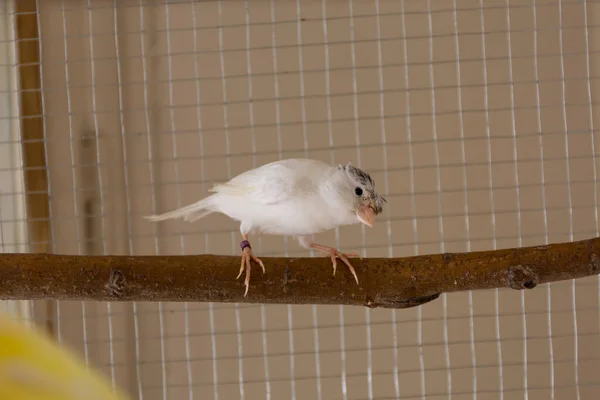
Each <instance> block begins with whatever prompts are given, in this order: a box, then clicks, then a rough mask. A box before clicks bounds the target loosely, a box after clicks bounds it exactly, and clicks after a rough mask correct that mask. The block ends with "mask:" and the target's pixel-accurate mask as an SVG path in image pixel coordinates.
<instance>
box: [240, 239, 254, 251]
mask: <svg viewBox="0 0 600 400" xmlns="http://www.w3.org/2000/svg"><path fill="white" fill-rule="evenodd" d="M240 247H241V248H242V251H244V249H245V248H246V247H247V248H249V249H251V248H252V247H250V242H249V241H247V240H242V241H241V242H240Z"/></svg>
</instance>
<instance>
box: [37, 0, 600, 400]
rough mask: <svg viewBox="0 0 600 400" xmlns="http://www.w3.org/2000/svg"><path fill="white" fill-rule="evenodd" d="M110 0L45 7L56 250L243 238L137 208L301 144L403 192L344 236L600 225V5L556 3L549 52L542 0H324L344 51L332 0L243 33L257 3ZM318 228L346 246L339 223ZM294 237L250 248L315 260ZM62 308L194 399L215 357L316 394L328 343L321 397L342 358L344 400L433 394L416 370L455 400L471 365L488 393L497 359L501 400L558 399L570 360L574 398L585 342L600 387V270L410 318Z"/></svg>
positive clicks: (120, 360) (73, 336) (164, 248)
mask: <svg viewBox="0 0 600 400" xmlns="http://www.w3.org/2000/svg"><path fill="white" fill-rule="evenodd" d="M92 3H93V4H92V11H88V8H87V2H82V1H65V2H64V6H65V8H67V10H65V11H61V3H60V2H59V1H56V0H51V1H43V2H40V6H41V13H40V24H41V37H42V52H43V55H42V57H43V64H42V66H43V84H44V102H45V104H44V107H45V113H46V119H45V121H46V134H47V139H48V151H49V155H48V160H49V161H48V162H49V171H50V183H51V199H52V205H51V208H52V218H53V220H52V222H53V235H54V248H53V250H54V251H56V252H60V253H96V254H97V253H100V254H102V253H110V254H156V253H161V254H181V253H187V254H193V253H205V252H208V253H220V254H238V247H237V246H238V241H239V237H238V233H237V231H238V227H237V225H236V224H234V223H232V222H231V221H229V220H228V219H227V218H225V217H224V216H216V215H215V216H209V217H208V218H206V219H205V220H203V221H201V222H198V223H195V224H186V223H182V222H166V223H163V224H160V225H151V224H150V223H148V222H146V221H144V220H143V219H142V216H143V215H147V214H149V213H152V212H154V211H156V212H163V211H166V210H169V209H172V208H174V207H177V206H179V205H184V204H186V203H190V202H192V201H195V200H197V199H199V198H200V197H201V196H204V195H205V193H206V190H207V185H209V184H211V183H213V182H215V181H222V180H226V179H227V178H229V177H231V176H233V175H235V174H237V173H240V172H242V171H244V170H246V169H248V168H251V167H252V166H254V165H259V164H262V163H266V162H269V161H272V160H276V159H279V158H282V157H283V158H287V157H296V156H308V157H312V158H318V159H322V160H325V161H331V162H347V161H352V162H353V163H355V164H360V165H361V166H362V167H364V168H365V169H367V170H368V171H369V172H371V173H372V175H373V177H374V178H375V180H376V181H377V184H378V187H379V188H380V190H381V191H382V192H383V193H385V194H386V196H387V198H388V201H389V203H388V206H387V208H386V210H385V214H384V218H383V219H382V220H381V222H380V223H379V224H378V225H377V226H376V227H375V228H373V229H369V230H364V231H363V230H361V228H360V227H357V226H354V227H347V228H343V229H340V230H339V243H338V245H339V246H341V248H342V249H344V250H348V251H356V250H360V249H364V254H365V255H367V256H395V257H399V256H408V255H413V254H416V253H419V254H423V253H436V252H440V251H467V250H487V249H492V248H495V247H497V248H505V247H513V246H520V245H523V246H526V245H534V244H542V243H545V242H547V241H550V242H554V241H566V240H571V239H573V240H578V239H584V238H589V237H592V236H595V235H597V234H598V221H597V204H598V202H597V199H596V195H597V192H596V184H595V167H597V166H596V160H595V156H594V155H595V148H596V147H597V142H598V141H599V140H600V137H598V136H597V135H595V134H592V133H591V129H592V124H593V125H595V126H598V123H599V121H598V120H597V118H596V119H594V118H592V115H593V116H594V117H596V116H597V114H598V112H600V110H599V109H598V107H597V100H595V98H596V97H597V96H598V93H599V92H598V73H597V65H598V64H597V61H598V43H600V42H599V41H598V40H597V38H598V30H597V26H596V24H597V20H598V18H597V16H598V12H599V10H600V9H599V8H598V4H597V3H594V2H589V4H588V5H587V24H588V29H585V27H584V15H585V13H584V8H583V6H582V3H581V2H574V1H566V0H565V1H563V2H562V6H561V7H559V5H558V3H556V2H550V1H541V0H538V1H537V8H536V18H537V24H536V27H537V31H536V32H537V57H534V43H535V42H534V40H535V36H534V29H533V28H534V22H533V17H534V14H533V8H532V7H531V2H522V1H519V2H510V4H511V11H510V15H507V12H506V8H505V4H506V3H505V2H488V1H486V2H485V4H486V9H485V11H484V12H483V14H482V13H481V12H480V10H479V6H480V2H478V1H466V0H463V1H457V5H456V8H457V9H459V10H460V11H458V12H457V13H456V14H454V13H453V12H452V9H453V5H452V3H453V2H450V1H432V2H431V3H432V4H431V10H430V11H429V12H428V2H426V1H417V0H406V1H404V2H395V1H380V2H379V4H378V7H379V14H380V15H379V17H377V16H376V14H377V12H376V8H375V5H376V3H375V2H372V1H354V2H352V3H351V4H352V12H353V15H354V18H353V24H354V25H353V29H351V25H350V23H351V19H350V18H349V3H348V2H343V1H334V2H331V1H330V2H327V5H326V16H327V19H326V28H327V43H328V44H326V45H324V44H323V43H325V38H324V31H323V19H322V17H323V13H322V7H323V4H322V3H321V2H318V1H304V2H301V4H300V5H297V4H296V3H295V2H292V1H276V2H273V3H276V6H275V9H274V17H275V20H276V21H277V23H276V24H271V23H270V21H271V12H272V8H271V5H270V3H269V2H267V1H261V2H252V4H251V5H250V6H249V17H248V18H249V21H250V28H249V29H248V30H247V20H246V18H247V17H246V14H245V12H244V3H243V2H241V1H240V2H234V1H228V2H223V3H222V13H221V14H219V10H220V8H219V5H218V3H215V2H199V3H196V4H195V5H191V4H190V3H187V2H186V3H178V2H170V3H169V6H168V8H167V7H166V6H165V5H164V4H160V5H156V6H152V5H151V4H152V3H153V2H145V3H149V4H150V5H147V6H144V7H143V8H141V9H140V7H139V6H138V5H137V2H134V1H123V2H119V4H120V7H119V8H118V10H116V11H115V10H114V8H113V2H109V1H94V2H92ZM297 7H299V9H300V17H301V18H302V21H301V22H300V23H298V22H297V18H298V15H297ZM403 11H404V13H403ZM559 12H562V26H563V29H562V31H561V30H559V29H558V27H559V25H561V23H560V21H559ZM482 15H483V17H484V22H483V23H484V25H485V31H486V34H485V36H483V35H482V34H481V30H482V21H481V17H482ZM167 16H168V18H167ZM508 19H510V30H511V34H510V39H511V40H510V44H509V41H508V36H507V28H508ZM194 23H195V24H196V26H195V27H194ZM221 24H222V25H223V26H225V27H224V28H223V29H222V30H219V29H218V26H219V25H221ZM430 25H431V26H432V31H430V30H429V29H430V28H429V26H430ZM455 25H456V28H457V29H458V32H459V35H458V45H459V57H457V51H456V35H455V34H454V32H455ZM378 28H379V29H378ZM65 30H66V37H65ZM115 30H116V31H117V32H118V33H119V35H118V36H115ZM141 32H143V33H141ZM248 33H249V37H248V36H247V34H248ZM273 34H275V39H273ZM298 34H300V39H299V38H298ZM586 34H587V37H588V38H589V43H587V42H586ZM90 35H91V36H90ZM352 35H353V36H352ZM379 37H380V38H381V41H378V40H377V39H378V38H379ZM483 37H485V57H486V59H485V60H484V58H483V52H482V38H483ZM561 37H562V48H561ZM430 38H433V39H430ZM220 40H221V42H222V43H221V47H220ZM273 40H276V46H277V51H276V53H275V54H274V53H273V51H272V41H273ZM300 40H301V42H302V46H299V43H300ZM248 43H249V47H250V50H249V51H246V49H247V46H248ZM430 45H432V46H433V54H432V58H431V55H430V48H429V46H430ZM509 46H510V52H509ZM220 49H221V50H222V51H220ZM588 49H589V51H587V50H588ZM65 53H66V56H65ZM169 54H170V57H169V56H168V55H169ZM561 54H562V56H561ZM274 55H275V59H276V69H277V73H278V74H277V75H275V66H274ZM326 55H328V58H327V56H326ZM509 55H510V56H511V57H509ZM457 59H458V60H457ZM90 60H93V62H92V61H90ZM300 60H301V62H300ZM327 65H328V68H329V69H328V70H327ZM378 66H379V67H378ZM458 67H460V82H459V81H458V79H459V77H458V74H457V68H458ZM250 72H251V73H250ZM222 74H224V75H225V77H226V78H225V79H222ZM67 78H68V81H67ZM486 81H487V82H486ZM511 82H512V83H513V84H512V85H511V84H510V83H511ZM538 82H539V83H538ZM327 83H328V85H327ZM486 83H487V85H486ZM432 85H434V87H435V89H433V90H432V89H431V88H432ZM588 88H591V91H590V92H588ZM250 90H251V91H252V94H250V93H249V91H250ZM382 91H383V95H381V93H382ZM277 96H278V97H277ZM590 96H591V98H590ZM434 107H435V110H434ZM382 115H383V118H382ZM225 116H226V117H227V118H225ZM565 130H566V131H568V135H566V134H565ZM540 131H541V132H542V135H541V136H540V135H539V132H540ZM86 135H88V136H89V138H90V140H88V141H87V142H85V143H87V145H84V141H82V138H83V137H84V136H86ZM567 142H568V157H569V159H568V160H567V156H566V152H565V148H566V144H567ZM592 145H593V146H592ZM86 146H87V147H86ZM542 156H543V161H542V158H541V157H542ZM515 158H517V159H518V161H517V162H515ZM86 159H87V160H88V161H86ZM490 160H491V161H490ZM542 174H543V175H542ZM542 176H543V178H542ZM490 187H491V189H490ZM438 188H439V189H440V193H438ZM86 202H88V203H89V204H88V205H87V206H86ZM86 208H89V210H90V211H91V213H92V215H93V216H92V217H90V218H87V219H86V218H85V217H84V216H85V214H86ZM86 221H87V222H86ZM467 224H468V225H467ZM467 226H468V229H467ZM389 232H391V235H390V234H389ZM86 235H90V236H89V237H88V236H86ZM321 240H322V242H323V243H331V244H336V235H335V232H329V233H326V234H324V235H322V238H321ZM285 246H286V242H284V240H283V239H282V238H279V237H269V236H265V237H262V238H261V240H260V242H259V243H258V244H256V245H255V249H256V250H257V253H258V254H261V255H265V256H266V255H274V254H283V253H284V252H285V251H287V252H288V253H287V254H305V253H304V252H303V251H302V250H301V249H299V246H298V245H297V244H296V243H295V242H293V241H290V242H289V247H285ZM286 249H287V250H286ZM267 268H268V266H267ZM358 268H360V266H358ZM234 277H235V276H234V275H232V279H233V278H234ZM254 279H260V276H259V275H257V276H256V277H255V278H254ZM240 290H242V289H241V286H240ZM575 295H576V297H575V298H574V297H573V296H575ZM59 306H60V307H59V313H60V316H59V318H58V321H59V328H60V337H61V339H62V340H63V341H64V342H65V343H68V344H69V345H71V346H73V347H75V348H76V349H77V350H79V351H81V352H82V353H83V354H87V356H88V357H89V360H90V362H92V363H94V364H95V365H97V366H99V367H102V368H103V369H104V370H105V371H106V372H107V373H108V374H111V373H112V374H113V375H114V377H115V379H116V382H117V383H118V384H120V385H123V386H124V387H126V388H128V389H130V390H131V393H133V394H134V395H136V394H137V393H138V391H139V390H140V388H141V391H142V394H143V397H144V399H155V398H157V399H158V398H162V396H163V388H164V390H165V391H166V394H167V395H168V397H169V398H172V399H179V398H186V397H187V396H188V393H189V390H190V387H191V388H192V389H193V395H194V398H196V399H204V398H211V396H212V395H213V390H214V388H213V382H214V381H213V376H214V375H213V374H214V373H215V372H214V371H213V367H216V373H217V376H218V382H219V383H220V384H221V385H222V386H221V387H220V388H219V389H218V394H219V398H220V399H230V398H238V397H239V396H240V386H239V384H238V379H239V376H241V375H242V376H243V379H244V380H245V381H246V383H245V384H244V386H243V389H244V394H245V398H246V399H255V398H264V397H265V391H266V388H267V385H266V383H265V382H268V384H269V388H270V390H271V396H272V398H274V399H283V398H291V390H292V387H293V388H294V390H295V394H296V398H298V399H309V398H310V399H313V398H317V397H316V396H317V387H319V385H318V381H317V380H316V379H315V376H316V374H317V372H316V365H317V360H318V363H319V368H320V375H321V380H320V381H319V382H320V389H321V391H322V392H321V395H322V398H323V399H338V398H343V394H342V391H341V388H342V382H343V380H342V378H341V376H342V375H343V374H344V372H343V371H345V376H346V384H347V398H350V399H359V398H360V399H362V398H368V397H369V383H368V382H369V379H368V377H369V374H371V376H372V386H371V390H372V394H373V396H374V398H394V397H395V396H396V391H395V385H396V384H398V385H399V387H400V391H401V394H402V395H403V396H407V397H408V398H412V397H418V396H420V394H421V385H424V388H425V390H426V393H427V394H428V395H430V397H431V398H433V395H435V394H438V395H440V397H445V395H446V392H447V390H448V388H449V387H450V385H451V391H452V393H454V394H455V395H454V396H453V398H454V399H458V398H460V399H463V398H464V399H466V398H471V397H473V396H472V394H471V393H472V392H473V390H474V386H473V376H474V375H473V374H474V373H476V390H477V392H478V394H479V398H485V399H488V398H489V399H492V398H494V399H495V398H499V397H498V391H499V390H500V387H501V386H500V384H501V383H500V378H499V377H500V375H502V385H503V386H502V387H503V389H504V392H505V396H507V397H506V398H521V397H522V393H523V387H524V385H525V383H526V384H527V385H528V387H529V390H530V392H529V394H530V395H531V396H532V397H530V398H532V399H533V398H535V399H546V398H549V396H550V393H551V390H550V386H551V380H552V378H551V376H552V375H551V374H552V372H553V381H554V385H555V387H556V389H555V395H556V396H557V397H556V398H561V399H564V398H575V397H574V396H575V394H576V390H575V387H574V384H575V377H576V373H575V360H576V359H577V360H578V381H579V385H580V387H579V393H580V395H581V398H584V399H591V398H595V396H594V395H593V393H596V391H597V386H594V385H598V383H600V380H599V379H598V372H599V371H600V361H599V357H600V343H599V342H598V329H599V328H598V327H599V318H598V280H597V279H596V278H593V279H591V278H590V279H584V280H579V281H577V282H575V283H574V284H573V283H572V282H562V283H558V284H555V285H552V286H551V287H546V286H544V287H540V288H537V289H536V290H533V291H529V292H527V293H519V292H514V291H504V290H502V291H499V292H496V291H483V292H475V293H463V294H453V295H449V296H447V297H445V298H442V299H439V300H437V301H435V302H433V303H431V304H428V305H425V306H423V307H421V308H419V309H409V310H402V311H397V312H394V311H390V310H374V311H366V310H363V309H361V308H351V307H347V308H343V309H340V308H339V307H301V306H298V307H296V306H295V307H290V308H288V307H286V306H264V307H261V306H255V305H252V306H251V305H240V306H239V308H238V307H236V306H235V305H229V304H226V305H219V304H215V305H214V306H209V305H208V304H189V305H187V308H186V305H184V304H174V303H169V304H161V305H158V304H148V303H140V304H137V309H135V308H134V307H132V304H112V305H107V304H103V303H83V304H82V303H79V302H60V304H59ZM574 307H575V309H576V312H574V309H573V308H574ZM186 310H187V311H186ZM523 311H525V313H526V316H525V315H524V314H523ZM39 312H41V311H39ZM134 314H135V318H134ZM38 315H39V314H38ZM83 315H84V316H85V318H82V316H83ZM109 315H111V317H110V318H109ZM341 315H343V322H344V324H345V326H344V327H343V329H341V330H340V316H341ZM470 315H474V317H473V318H472V319H471V318H470ZM236 318H237V321H236ZM574 319H576V321H577V328H576V329H575V328H574ZM288 321H291V322H292V326H293V329H292V331H291V332H292V335H293V345H294V352H295V355H294V357H293V363H294V368H295V370H294V374H295V376H294V377H292V376H291V373H290V361H291V360H290V352H291V351H290V332H289V329H290V328H289V325H288ZM367 321H370V325H367ZM549 322H551V323H550V324H549ZM315 324H316V328H313V327H314V325H315ZM496 324H499V330H498V329H497V327H496ZM211 327H212V329H213V331H214V332H216V335H215V336H211ZM263 328H264V329H265V330H264V331H263ZM136 329H137V331H136ZM238 331H241V332H242V334H241V335H240V334H237V332H238ZM341 334H343V338H344V341H345V346H344V349H345V352H341V351H340V348H341V347H340V346H341V345H340V337H341V336H340V335H341ZM524 336H526V337H527V339H526V340H524ZM136 337H138V338H139V339H138V340H137V341H136ZM315 337H318V352H317V347H316V346H317V345H316V344H315ZM369 338H370V341H369ZM240 340H241V344H240ZM84 341H86V343H87V345H86V346H84ZM263 343H266V346H267V348H266V349H265V348H263ZM369 343H370V346H371V351H370V353H369V351H368V347H369ZM213 345H214V349H215V351H216V362H213ZM575 345H577V346H578V351H577V352H575V350H574V346H575ZM240 346H241V347H240ZM525 346H526V355H527V357H526V358H527V374H526V375H525V374H524V369H523V363H524V351H525ZM239 348H241V349H242V352H243V355H242V361H241V362H238V358H239V356H240V354H239V353H238V351H239ZM550 348H552V357H551V356H550V350H549V349H550ZM136 349H137V356H136ZM499 349H500V350H501V354H500V355H499V354H498V350H499ZM110 350H112V356H111V351H110ZM265 352H266V354H267V356H266V357H263V355H264V354H265ZM342 357H345V364H344V365H342ZM369 357H370V358H369ZM395 359H397V368H398V371H399V372H398V374H397V375H394V368H395V363H394V360H395ZM186 360H187V361H186ZM474 363H475V364H476V365H477V367H476V368H475V369H474V368H473V366H474ZM111 364H112V365H114V368H112V369H111V368H110V365H111ZM265 364H267V365H268V379H267V374H266V372H265ZM240 367H242V372H240V369H239V368H240ZM394 376H396V377H397V380H396V379H395V378H394ZM524 376H526V379H525V380H524ZM189 377H191V380H190V379H189ZM448 377H450V378H451V383H448V380H447V379H448ZM525 381H526V382H525ZM190 382H191V383H190Z"/></svg>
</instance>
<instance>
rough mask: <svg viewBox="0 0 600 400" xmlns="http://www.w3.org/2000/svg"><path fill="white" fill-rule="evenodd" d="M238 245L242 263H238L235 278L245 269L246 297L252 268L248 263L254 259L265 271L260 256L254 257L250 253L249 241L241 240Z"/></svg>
mask: <svg viewBox="0 0 600 400" xmlns="http://www.w3.org/2000/svg"><path fill="white" fill-rule="evenodd" d="M240 247H241V248H242V263H241V265H240V273H239V274H238V276H237V277H236V278H235V279H239V277H240V276H241V275H242V272H244V269H245V270H246V279H244V284H245V285H246V291H245V292H244V297H246V295H247V294H248V288H249V287H250V271H251V270H252V267H251V265H250V264H251V263H252V261H254V262H255V263H257V264H258V265H260V266H261V267H262V270H263V274H264V273H265V265H264V264H263V262H262V261H261V259H260V258H258V257H255V256H254V254H253V253H252V248H251V247H250V242H248V241H247V240H242V242H241V243H240Z"/></svg>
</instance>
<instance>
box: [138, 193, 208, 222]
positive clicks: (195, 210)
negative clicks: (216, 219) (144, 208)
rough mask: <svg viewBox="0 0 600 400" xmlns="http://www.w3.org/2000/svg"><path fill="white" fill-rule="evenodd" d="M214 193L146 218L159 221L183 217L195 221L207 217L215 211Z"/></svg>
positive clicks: (188, 220)
mask: <svg viewBox="0 0 600 400" xmlns="http://www.w3.org/2000/svg"><path fill="white" fill-rule="evenodd" d="M213 197H214V195H212V196H208V197H206V198H204V199H202V200H200V201H198V202H196V203H193V204H190V205H187V206H185V207H181V208H178V209H176V210H173V211H169V212H167V213H164V214H160V215H150V216H147V217H144V218H146V219H147V220H148V221H152V222H158V221H164V220H167V219H176V218H183V220H184V221H187V222H194V221H197V220H199V219H200V218H204V217H206V216H207V215H208V214H212V213H213V212H215V210H214V208H213V206H214V198H213Z"/></svg>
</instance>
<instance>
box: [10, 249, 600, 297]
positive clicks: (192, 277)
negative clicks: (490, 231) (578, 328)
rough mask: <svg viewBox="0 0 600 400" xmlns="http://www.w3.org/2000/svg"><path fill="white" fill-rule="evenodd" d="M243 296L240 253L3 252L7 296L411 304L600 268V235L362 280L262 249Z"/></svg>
mask: <svg viewBox="0 0 600 400" xmlns="http://www.w3.org/2000/svg"><path fill="white" fill-rule="evenodd" d="M263 261H264V263H265V266H266V269H267V271H266V274H262V271H261V268H260V267H259V266H253V268H252V278H251V281H250V290H249V292H248V296H247V297H244V285H243V276H242V277H241V278H240V279H239V280H235V277H236V275H237V273H238V271H239V266H240V258H239V257H235V256H217V255H198V256H71V255H51V254H2V255H0V298H2V299H12V300H17V299H20V300H23V299H53V300H102V301H132V300H134V301H213V302H240V303H270V304H275V303H285V304H345V305H362V306H367V307H385V308H408V307H414V306H418V305H421V304H424V303H427V302H429V301H432V300H434V299H436V298H437V297H439V295H440V294H441V293H443V292H459V291H465V290H478V289H492V288H512V289H517V290H520V289H533V288H534V287H536V286H537V285H539V284H541V283H546V282H554V281H560V280H566V279H575V278H583V277H586V276H590V275H596V274H599V273H600V238H594V239H589V240H583V241H579V242H571V243H557V244H551V245H548V246H534V247H523V248H517V249H505V250H495V251H482V252H472V253H445V254H435V255H423V256H416V257H406V258H368V259H364V260H360V259H354V262H353V265H354V266H355V269H356V272H357V275H358V279H359V282H360V284H359V285H357V284H356V282H355V281H354V278H353V277H352V275H351V274H350V273H349V271H348V270H347V268H345V266H344V265H343V264H341V263H338V264H340V265H339V266H338V272H337V273H336V276H332V267H331V261H330V259H329V258H326V257H319V258H263Z"/></svg>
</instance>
